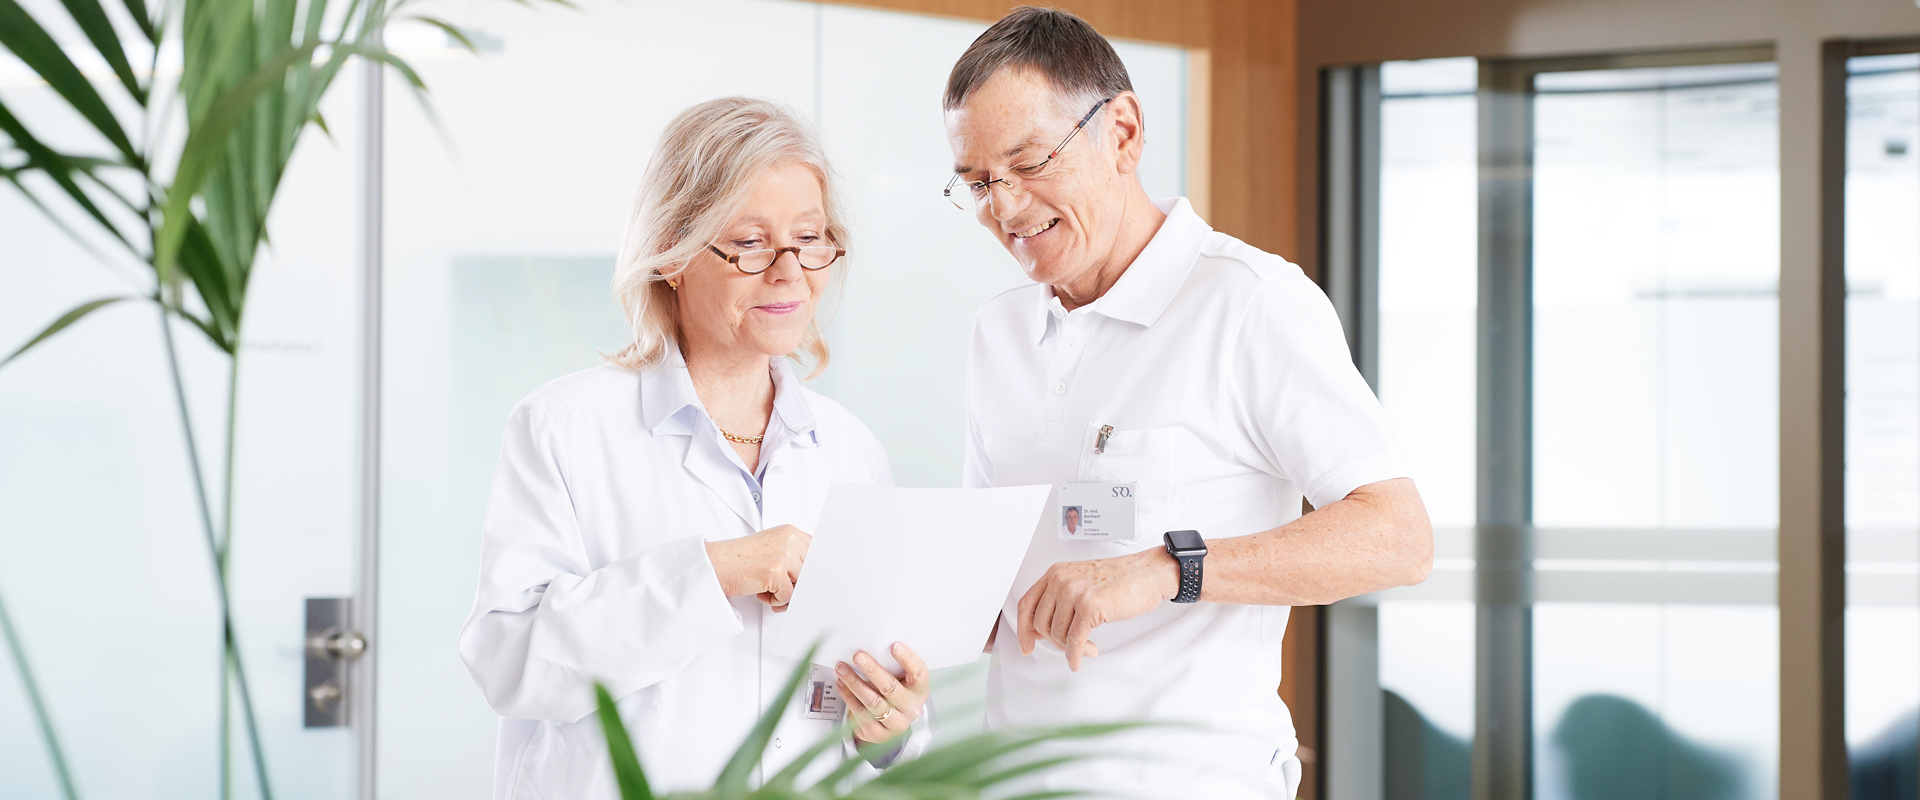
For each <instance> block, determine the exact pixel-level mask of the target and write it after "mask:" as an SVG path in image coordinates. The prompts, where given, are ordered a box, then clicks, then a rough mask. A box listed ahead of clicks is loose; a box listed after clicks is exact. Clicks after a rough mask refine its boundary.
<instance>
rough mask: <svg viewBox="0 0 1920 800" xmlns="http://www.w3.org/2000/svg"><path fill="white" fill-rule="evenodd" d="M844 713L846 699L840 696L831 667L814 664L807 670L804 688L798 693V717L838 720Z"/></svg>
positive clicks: (845, 710)
mask: <svg viewBox="0 0 1920 800" xmlns="http://www.w3.org/2000/svg"><path fill="white" fill-rule="evenodd" d="M846 713H847V701H845V700H843V699H841V697H840V686H839V684H838V683H837V682H836V681H835V680H834V674H833V668H831V667H823V666H820V665H819V664H814V665H813V667H812V669H810V670H808V672H807V685H806V690H805V691H804V692H802V693H801V695H800V718H801V719H830V720H838V719H840V718H841V717H843V716H846Z"/></svg>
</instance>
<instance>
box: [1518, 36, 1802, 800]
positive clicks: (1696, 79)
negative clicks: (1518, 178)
mask: <svg viewBox="0 0 1920 800" xmlns="http://www.w3.org/2000/svg"><path fill="white" fill-rule="evenodd" d="M1774 75H1775V68H1774V66H1773V65H1772V64H1770V63H1761V64H1713V65H1698V66H1683V67H1666V68H1650V69H1599V70H1586V71H1579V72H1545V73H1542V74H1539V75H1538V76H1537V77H1536V78H1535V81H1534V101H1533V114H1534V129H1533V223H1532V224H1533V228H1532V230H1533V269H1532V274H1533V280H1534V286H1533V326H1534V327H1533V364H1532V369H1533V380H1532V391H1533V408H1534V420H1533V430H1532V436H1533V459H1534V467H1533V495H1532V497H1533V512H1532V517H1533V523H1534V525H1535V526H1536V531H1537V533H1536V535H1535V543H1534V546H1535V560H1534V562H1533V568H1534V570H1535V605H1534V606H1533V643H1532V644H1533V718H1534V736H1535V771H1534V777H1535V794H1536V796H1537V797H1539V798H1541V799H1542V800H1559V798H1567V799H1568V800H1587V799H1588V798H1601V797H1642V798H1676V800H1677V799H1678V798H1701V797H1770V796H1773V794H1774V788H1773V786H1774V782H1775V779H1776V778H1775V775H1776V768H1775V763H1776V759H1777V757H1776V753H1777V744H1776V742H1777V738H1778V734H1777V731H1778V711H1777V708H1778V697H1779V690H1778V676H1777V673H1778V663H1779V658H1778V651H1777V648H1778V645H1777V642H1778V621H1777V614H1776V612H1775V609H1774V607H1773V581H1774V575H1773V572H1774V570H1775V567H1774V564H1773V536H1774V531H1773V529H1774V527H1775V525H1776V515H1777V513H1778V508H1779V502H1778V490H1779V478H1778V470H1777V461H1778V459H1777V452H1778V449H1777V444H1776V441H1777V438H1778V430H1779V423H1778V382H1779V378H1778V374H1779V373H1778V369H1779V367H1778V364H1779V356H1778V352H1779V348H1778V335H1777V330H1778V318H1779V308H1778V302H1777V299H1776V287H1777V285H1778V274H1779V256H1778V250H1777V248H1778V242H1779V235H1778V229H1779V197H1778V195H1779V170H1778V157H1779V146H1778V124H1777V123H1778V103H1777V91H1778V90H1777V87H1776V83H1775V80H1774ZM1629 763H1630V764H1634V765H1636V766H1634V767H1633V768H1627V769H1623V768H1622V766H1623V765H1624V764H1629Z"/></svg>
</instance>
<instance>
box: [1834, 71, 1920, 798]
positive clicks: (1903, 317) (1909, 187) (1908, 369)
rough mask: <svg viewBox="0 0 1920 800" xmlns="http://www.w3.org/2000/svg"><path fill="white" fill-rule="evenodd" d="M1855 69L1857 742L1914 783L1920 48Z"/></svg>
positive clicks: (1853, 606)
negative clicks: (1917, 52)
mask: <svg viewBox="0 0 1920 800" xmlns="http://www.w3.org/2000/svg"><path fill="white" fill-rule="evenodd" d="M1848 70H1849V72H1850V73H1851V74H1850V75H1849V76H1848V80H1847V183H1846V193H1847V199H1846V202H1847V238H1846V243H1847V244H1846V247H1847V251H1846V252H1847V475H1846V487H1847V500H1846V502H1847V512H1846V513H1847V606H1848V607H1847V706H1846V708H1847V712H1846V717H1847V747H1848V749H1849V750H1850V751H1851V753H1852V757H1853V763H1852V773H1853V797H1854V798H1856V800H1881V798H1888V799H1889V800H1891V798H1895V797H1906V796H1911V795H1913V794H1914V792H1915V790H1916V787H1915V783H1914V780H1915V778H1914V776H1915V774H1916V769H1915V766H1916V765H1915V761H1916V746H1917V745H1916V739H1920V233H1916V231H1920V154H1916V152H1915V148H1916V147H1920V123H1917V122H1916V117H1917V116H1920V55H1917V54H1905V55H1891V56H1873V57H1863V58H1855V59H1852V60H1851V62H1850V63H1849V64H1848Z"/></svg>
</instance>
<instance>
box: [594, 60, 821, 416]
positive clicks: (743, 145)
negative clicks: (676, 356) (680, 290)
mask: <svg viewBox="0 0 1920 800" xmlns="http://www.w3.org/2000/svg"><path fill="white" fill-rule="evenodd" d="M787 164H800V165H803V166H805V167H807V168H808V169H811V170H813V173H814V175H815V176H817V177H819V179H820V194H821V196H822V197H823V198H824V202H825V208H824V209H822V211H823V212H824V213H825V214H826V216H827V225H826V234H827V240H828V241H830V242H833V244H834V246H836V247H846V246H847V229H846V226H845V225H844V224H843V223H842V221H841V215H840V211H839V204H838V203H837V202H836V199H835V197H834V192H833V183H832V176H833V170H832V168H831V167H830V166H828V164H827V155H826V150H825V149H823V148H822V147H821V146H820V138H819V137H818V136H816V135H815V134H814V131H813V128H812V127H811V126H809V125H808V124H807V123H806V122H805V121H803V120H802V119H801V118H800V115H799V114H797V113H795V112H794V111H793V110H792V109H789V108H787V107H786V106H783V105H780V104H779V103H775V102H773V101H771V100H759V99H754V98H749V97H722V98H720V99H718V100H709V101H707V102H705V103H701V104H699V105H697V106H694V107H692V108H689V109H687V110H685V111H682V112H680V115H679V116H677V117H674V118H673V121H672V122H670V123H668V124H667V129H666V131H665V132H664V133H662V134H661V136H660V145H659V147H658V148H657V149H655V151H654V154H653V161H652V162H651V163H649V164H648V165H647V172H646V176H645V177H643V178H642V179H641V180H640V190H639V192H638V193H637V194H636V195H635V197H634V199H633V212H632V214H631V215H630V216H629V217H628V219H627V229H626V233H625V237H624V241H623V242H622V244H621V246H620V259H619V261H617V262H616V263H615V264H614V271H613V296H614V298H615V299H617V300H619V301H620V307H621V308H622V309H623V310H624V311H625V312H626V317H627V327H628V328H629V329H630V330H631V331H632V333H633V342H632V343H631V344H628V345H627V346H626V347H625V348H624V349H622V350H621V351H620V352H618V353H615V354H613V355H611V356H608V357H607V360H609V361H612V362H614V363H616V364H619V365H621V366H625V367H629V368H632V369H638V370H647V369H652V368H654V367H657V366H660V364H661V363H663V362H664V361H666V358H667V348H669V347H673V346H674V342H675V341H676V340H677V339H678V338H679V334H680V320H679V317H678V311H677V309H678V305H677V304H676V303H675V302H674V299H673V290H672V288H671V287H669V286H667V284H666V281H667V279H668V278H672V277H675V276H677V275H679V274H680V273H681V272H684V271H685V270H686V268H687V265H688V264H689V263H691V262H692V261H693V258H694V257H695V256H697V255H699V254H701V253H703V252H706V248H707V244H708V243H709V242H712V241H713V240H714V238H715V237H717V236H719V235H720V233H721V231H722V230H723V229H724V228H725V227H726V225H727V221H728V220H731V219H732V218H733V215H734V214H735V213H737V212H738V211H739V210H740V207H741V206H743V205H745V204H746V202H747V197H748V195H749V194H750V193H751V192H752V190H753V184H754V182H755V181H757V180H759V179H760V177H761V176H762V175H765V174H767V173H768V172H769V171H771V170H773V169H775V168H778V167H781V166H785V165H787ZM846 263H847V262H846V259H841V260H840V261H838V262H835V266H837V267H840V269H841V271H843V272H844V270H845V266H844V265H845V264H846ZM801 351H804V352H805V353H806V354H807V355H808V356H809V357H810V358H811V360H812V362H813V370H812V372H811V373H810V374H809V375H808V376H807V377H809V378H811V377H813V376H814V375H818V374H820V372H821V371H823V370H825V369H826V368H827V358H828V352H827V341H826V339H825V338H824V337H822V336H821V334H820V328H819V326H818V325H817V324H816V323H814V322H811V321H810V322H808V323H807V332H806V336H805V338H803V339H801V340H800V349H799V350H797V351H795V353H793V354H790V355H793V356H794V357H795V358H798V355H799V353H800V352H801Z"/></svg>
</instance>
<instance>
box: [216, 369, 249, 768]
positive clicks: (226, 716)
mask: <svg viewBox="0 0 1920 800" xmlns="http://www.w3.org/2000/svg"><path fill="white" fill-rule="evenodd" d="M239 404H240V350H239V348H238V347H235V348H234V352H233V358H232V360H231V361H229V362H228V366H227V461H226V464H225V465H224V469H223V470H222V472H223V473H224V474H223V476H222V482H223V483H224V484H225V488H224V489H223V490H222V491H221V496H220V499H221V503H222V505H223V506H225V508H224V509H223V510H222V512H221V514H220V536H219V539H218V540H217V541H216V542H215V547H216V548H217V551H216V553H215V555H214V558H215V559H217V560H218V561H219V562H220V575H221V577H222V579H223V580H224V578H225V576H226V574H227V567H228V566H229V564H230V562H229V561H228V555H229V554H230V553H231V552H232V550H233V451H234V445H233V443H234V438H235V437H234V431H235V427H236V426H235V423H234V421H235V420H236V419H237V418H238V417H239V414H238V413H237V412H238V410H239V407H240V406H239ZM233 652H234V654H235V656H236V658H237V657H238V650H237V646H236V648H235V649H234V651H233ZM232 680H233V673H232V671H231V669H230V667H229V665H228V664H227V659H226V655H225V653H224V652H223V653H222V655H221V658H220V743H221V750H220V786H221V788H222V789H223V790H224V791H223V792H222V793H221V800H233V794H232V788H233V780H232V778H233V758H232V753H231V752H230V747H231V745H230V743H231V742H232V740H233V730H232V728H233V711H232V708H231V707H232V697H231V694H230V693H231V692H232V691H233V690H232V688H231V681H232ZM255 746H256V747H258V743H257V742H256V743H255Z"/></svg>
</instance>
